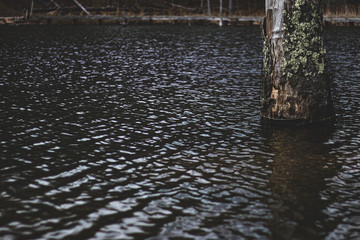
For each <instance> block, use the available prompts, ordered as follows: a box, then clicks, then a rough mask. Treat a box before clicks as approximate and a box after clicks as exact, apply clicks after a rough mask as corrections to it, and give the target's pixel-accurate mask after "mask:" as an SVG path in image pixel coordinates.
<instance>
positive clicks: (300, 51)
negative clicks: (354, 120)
mask: <svg viewBox="0 0 360 240" xmlns="http://www.w3.org/2000/svg"><path fill="white" fill-rule="evenodd" d="M265 6H266V18H265V19H264V22H263V28H262V30H263V36H264V46H263V54H264V60H263V79H262V93H261V116H262V117H263V118H264V119H269V120H278V122H280V120H288V121H290V122H291V121H294V120H295V121H296V122H304V123H306V122H318V121H322V120H325V119H331V118H332V117H333V116H334V111H333V103H332V96H331V89H330V86H331V81H330V77H329V73H328V72H329V71H328V69H327V64H326V56H325V55H326V51H325V48H324V41H323V29H322V12H321V0H266V5H265ZM295 121H294V122H295Z"/></svg>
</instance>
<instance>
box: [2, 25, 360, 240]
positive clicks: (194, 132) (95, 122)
mask: <svg viewBox="0 0 360 240" xmlns="http://www.w3.org/2000/svg"><path fill="white" fill-rule="evenodd" d="M326 33H327V43H326V44H327V46H328V55H329V57H330V60H331V66H332V73H333V76H334V84H336V86H337V87H336V88H335V93H334V96H335V102H336V106H337V118H338V121H337V123H336V124H335V126H332V127H331V126H330V127H326V126H324V127H318V128H315V129H277V128H270V127H267V126H264V124H262V123H261V121H260V117H259V114H258V112H259V102H258V96H259V91H260V89H259V87H260V82H259V80H260V78H261V72H260V69H261V61H262V56H261V38H260V30H259V28H257V27H226V28H221V29H219V28H217V27H210V26H209V27H205V26H202V27H191V28H188V27H184V26H131V27H127V28H123V27H119V26H56V27H54V26H32V27H26V28H12V27H3V26H1V28H0V43H1V44H0V90H1V96H0V107H1V111H0V122H1V126H2V127H1V128H0V136H1V139H0V143H1V147H2V151H1V155H0V157H1V161H0V181H1V182H0V183H1V186H2V187H1V189H0V196H1V199H2V200H1V204H2V207H1V210H0V222H1V225H0V238H9V239H12V238H14V239H15V238H16V239H17V238H19V239H64V238H76V239H145V238H147V239H162V238H190V239H238V238H244V239H284V238H285V239H291V238H298V239H311V238H313V239H314V238H326V239H334V238H336V239H337V238H343V239H345V238H348V239H354V238H356V237H357V236H359V229H358V227H357V223H358V221H359V219H358V216H359V209H358V206H359V200H358V196H359V194H360V192H359V189H360V186H359V184H358V181H357V179H359V177H360V166H359V163H358V160H359V158H360V155H359V148H360V135H359V129H360V120H359V119H360V118H359V113H360V102H359V100H360V99H359V96H360V92H359V89H360V86H359V85H360V82H359V69H358V68H357V67H356V66H358V65H360V62H358V61H359V59H360V58H359V56H360V53H359V51H358V50H356V49H360V46H358V41H357V40H358V38H359V35H360V32H359V31H358V30H357V29H351V30H350V29H347V28H341V29H339V28H330V29H327V31H326ZM344 36H346V38H344ZM340 42H341V43H342V44H339V43H340ZM350 46H351V47H352V49H351V50H350ZM357 63H358V64H357Z"/></svg>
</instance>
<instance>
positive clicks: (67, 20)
mask: <svg viewBox="0 0 360 240" xmlns="http://www.w3.org/2000/svg"><path fill="white" fill-rule="evenodd" d="M263 18H264V17H263V16H232V17H219V16H197V15H188V16H168V15H152V16H150V15H148V16H146V15H145V16H140V15H128V16H119V15H82V16H79V15H64V16H50V15H36V16H33V17H31V18H29V19H28V20H27V21H26V18H25V16H15V17H0V25H44V24H47V25H50V24H54V25H61V24H80V25H81V24H83V25H90V24H97V25H101V24H117V25H136V24H187V25H220V26H223V25H224V26H226V25H232V26H237V25H260V24H261V22H262V20H263ZM323 19H324V25H326V26H357V27H360V17H324V18H323Z"/></svg>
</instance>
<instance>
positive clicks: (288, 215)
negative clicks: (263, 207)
mask: <svg viewBox="0 0 360 240" xmlns="http://www.w3.org/2000/svg"><path fill="white" fill-rule="evenodd" d="M330 134H331V131H329V128H327V127H324V128H320V129H319V128H312V129H301V130H296V129H293V130H292V129H285V130H284V129H272V130H270V133H269V135H268V136H267V139H268V144H269V146H270V148H271V149H272V151H273V153H274V154H275V156H274V157H273V159H274V163H273V173H272V175H271V178H270V184H271V190H272V197H273V199H274V200H275V202H274V203H273V204H271V206H270V208H271V211H272V213H273V219H272V220H271V221H270V223H269V225H270V230H271V232H272V238H273V239H323V238H324V236H322V235H321V232H323V231H322V227H323V226H319V224H318V222H319V221H321V220H322V219H324V218H326V216H324V215H323V213H322V211H323V210H324V209H326V207H327V201H326V200H323V199H321V197H320V193H321V191H322V190H324V189H325V187H326V181H325V179H326V178H329V177H332V176H334V175H335V174H336V168H335V164H331V163H332V162H331V161H332V159H330V158H329V157H328V156H329V152H330V147H329V146H328V145H324V144H323V142H325V141H326V140H327V139H328V138H329V135H330Z"/></svg>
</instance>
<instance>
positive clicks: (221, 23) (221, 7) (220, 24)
mask: <svg viewBox="0 0 360 240" xmlns="http://www.w3.org/2000/svg"><path fill="white" fill-rule="evenodd" d="M222 12H223V1H222V0H220V13H219V15H220V22H219V26H220V27H222V25H223V20H222Z"/></svg>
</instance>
